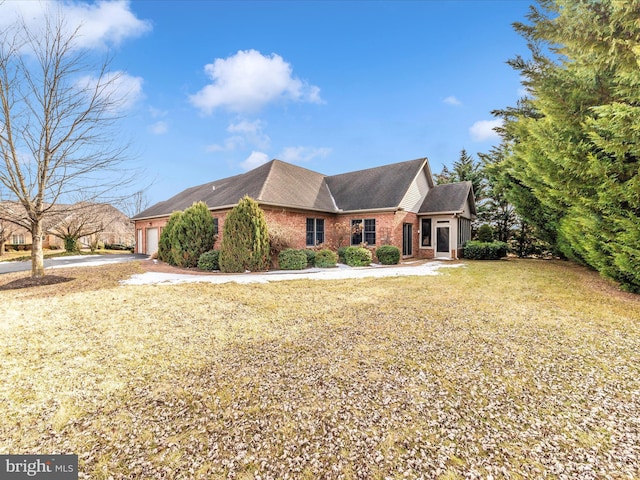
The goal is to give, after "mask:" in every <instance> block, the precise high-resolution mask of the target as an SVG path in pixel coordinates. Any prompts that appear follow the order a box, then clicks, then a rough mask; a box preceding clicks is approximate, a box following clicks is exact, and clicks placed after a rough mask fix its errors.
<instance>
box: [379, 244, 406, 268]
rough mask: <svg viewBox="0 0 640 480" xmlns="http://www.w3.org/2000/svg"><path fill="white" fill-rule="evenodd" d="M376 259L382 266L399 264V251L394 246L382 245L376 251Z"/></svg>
mask: <svg viewBox="0 0 640 480" xmlns="http://www.w3.org/2000/svg"><path fill="white" fill-rule="evenodd" d="M376 257H378V261H379V262H380V263H381V264H382V265H397V264H398V263H400V249H399V248H398V247H396V246H394V245H382V246H381V247H378V249H377V250H376Z"/></svg>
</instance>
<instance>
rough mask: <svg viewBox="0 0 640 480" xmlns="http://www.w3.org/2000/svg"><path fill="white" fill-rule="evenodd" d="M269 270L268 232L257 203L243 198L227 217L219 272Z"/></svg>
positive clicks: (263, 216)
mask: <svg viewBox="0 0 640 480" xmlns="http://www.w3.org/2000/svg"><path fill="white" fill-rule="evenodd" d="M268 266H269V232H268V230H267V221H266V218H265V215H264V212H263V211H262V209H261V208H260V206H259V205H258V203H257V202H256V201H255V200H253V199H252V198H250V197H248V196H245V197H244V198H243V199H242V200H240V202H239V203H238V205H236V206H235V207H233V209H232V210H231V211H230V212H229V214H228V215H227V218H226V219H225V222H224V226H223V232H222V245H221V247H220V270H221V271H222V272H244V271H246V270H249V271H261V270H266V269H267V268H268Z"/></svg>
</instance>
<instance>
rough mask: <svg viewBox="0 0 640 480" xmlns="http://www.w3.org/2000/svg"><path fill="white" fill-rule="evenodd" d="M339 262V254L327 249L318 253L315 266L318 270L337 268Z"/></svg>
mask: <svg viewBox="0 0 640 480" xmlns="http://www.w3.org/2000/svg"><path fill="white" fill-rule="evenodd" d="M337 261H338V254H337V253H335V252H333V251H331V250H329V249H328V248H325V249H322V250H320V251H319V252H317V253H316V258H315V266H316V267H318V268H329V267H335V266H336V262H337Z"/></svg>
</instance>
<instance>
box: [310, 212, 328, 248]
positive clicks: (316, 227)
mask: <svg viewBox="0 0 640 480" xmlns="http://www.w3.org/2000/svg"><path fill="white" fill-rule="evenodd" d="M322 243H324V218H307V246H308V247H315V246H316V245H320V244H322Z"/></svg>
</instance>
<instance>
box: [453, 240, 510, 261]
mask: <svg viewBox="0 0 640 480" xmlns="http://www.w3.org/2000/svg"><path fill="white" fill-rule="evenodd" d="M508 251H509V245H507V244H506V243H505V242H479V241H477V240H472V241H469V242H466V243H465V244H464V247H463V254H464V258H468V259H470V260H500V259H501V258H503V257H506V256H507V252H508Z"/></svg>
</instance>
